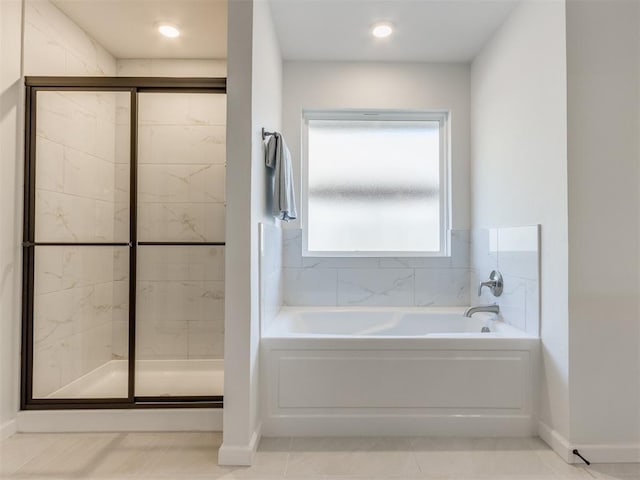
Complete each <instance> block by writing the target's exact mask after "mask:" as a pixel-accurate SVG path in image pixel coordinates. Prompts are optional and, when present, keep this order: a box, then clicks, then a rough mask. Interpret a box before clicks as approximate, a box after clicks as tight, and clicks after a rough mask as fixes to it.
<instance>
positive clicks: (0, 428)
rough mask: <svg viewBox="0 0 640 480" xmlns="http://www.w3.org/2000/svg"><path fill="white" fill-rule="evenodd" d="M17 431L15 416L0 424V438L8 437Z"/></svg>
mask: <svg viewBox="0 0 640 480" xmlns="http://www.w3.org/2000/svg"><path fill="white" fill-rule="evenodd" d="M17 431H18V422H16V420H15V418H14V419H11V420H9V421H7V422H4V423H3V424H2V425H0V440H4V439H6V438H9V437H10V436H11V435H13V434H14V433H16V432H17Z"/></svg>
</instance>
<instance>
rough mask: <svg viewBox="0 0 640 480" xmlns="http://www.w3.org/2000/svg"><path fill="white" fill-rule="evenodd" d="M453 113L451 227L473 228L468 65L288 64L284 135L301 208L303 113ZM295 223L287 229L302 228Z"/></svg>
mask: <svg viewBox="0 0 640 480" xmlns="http://www.w3.org/2000/svg"><path fill="white" fill-rule="evenodd" d="M304 108H308V109H313V108H315V109H344V108H389V109H446V110H450V111H451V119H450V123H451V138H452V148H451V150H452V152H451V155H452V160H451V164H452V187H451V190H452V211H453V214H452V217H453V218H452V225H451V228H453V229H458V230H462V229H467V228H469V221H470V220H469V143H468V142H469V66H468V65H466V64H424V63H358V62H344V63H340V62H285V64H284V78H283V107H282V115H283V133H284V134H285V139H286V141H287V144H288V146H289V149H290V150H291V155H292V162H293V171H294V178H295V187H296V201H297V205H300V135H301V120H302V109H304ZM299 225H300V222H299V221H296V222H292V223H291V224H290V225H288V227H299Z"/></svg>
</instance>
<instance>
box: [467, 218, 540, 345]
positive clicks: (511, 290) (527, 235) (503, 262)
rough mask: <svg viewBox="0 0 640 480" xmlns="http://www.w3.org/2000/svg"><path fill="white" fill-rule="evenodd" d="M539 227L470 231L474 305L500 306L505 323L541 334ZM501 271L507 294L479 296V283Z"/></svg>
mask: <svg viewBox="0 0 640 480" xmlns="http://www.w3.org/2000/svg"><path fill="white" fill-rule="evenodd" d="M539 238H540V226H539V225H533V226H523V227H500V228H492V229H477V230H472V231H471V239H472V241H471V264H472V269H471V274H470V279H471V286H470V293H471V304H472V305H486V304H491V303H497V304H498V305H500V310H501V316H502V318H503V320H504V321H506V322H507V323H509V324H510V325H513V326H514V327H517V328H519V329H521V330H524V331H526V332H527V333H529V334H531V335H539V328H540V313H539V312H540V269H539V258H540V255H539V245H540V241H539ZM492 270H499V271H500V272H501V273H502V275H503V278H504V291H503V293H502V295H501V296H500V297H497V298H496V297H494V296H493V295H492V294H491V292H490V291H489V289H488V288H484V289H483V290H482V295H481V296H480V297H478V296H477V290H478V286H479V284H480V282H482V281H485V280H487V279H488V278H489V274H490V273H491V271H492Z"/></svg>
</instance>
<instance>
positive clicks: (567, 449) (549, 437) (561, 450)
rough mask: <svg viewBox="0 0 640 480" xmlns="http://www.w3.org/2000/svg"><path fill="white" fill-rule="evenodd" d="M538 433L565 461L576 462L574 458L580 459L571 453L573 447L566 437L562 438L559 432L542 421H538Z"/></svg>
mask: <svg viewBox="0 0 640 480" xmlns="http://www.w3.org/2000/svg"><path fill="white" fill-rule="evenodd" d="M538 435H539V436H540V438H541V439H542V440H544V441H545V442H546V444H547V445H549V446H550V447H551V449H552V450H553V451H554V452H556V453H557V454H558V455H559V456H560V458H562V459H563V460H564V461H565V462H567V463H576V460H577V461H580V459H579V458H577V457H576V456H575V455H574V454H573V453H571V452H572V451H573V448H572V447H571V444H569V441H568V440H567V439H566V438H564V436H562V435H561V434H560V432H558V431H557V430H554V429H552V428H551V427H550V426H549V425H547V424H546V423H544V422H543V421H539V422H538Z"/></svg>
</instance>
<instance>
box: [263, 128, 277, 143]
mask: <svg viewBox="0 0 640 480" xmlns="http://www.w3.org/2000/svg"><path fill="white" fill-rule="evenodd" d="M275 134H276V132H268V131H266V130H265V129H264V127H262V140H266V139H267V137H270V136H271V135H275Z"/></svg>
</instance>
